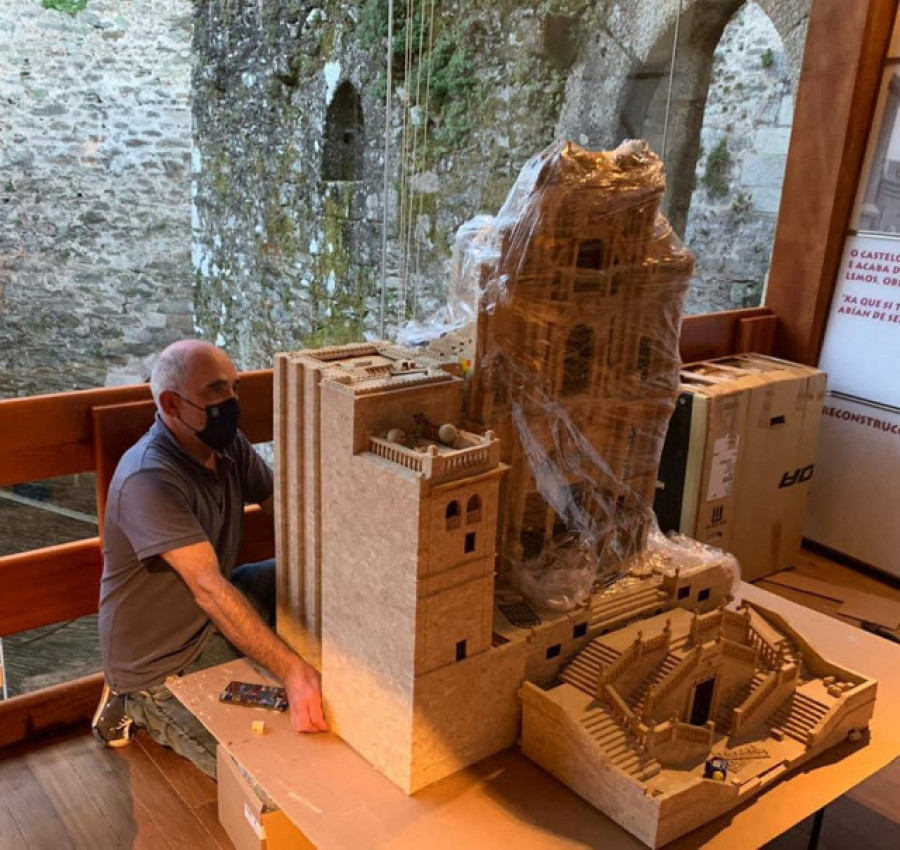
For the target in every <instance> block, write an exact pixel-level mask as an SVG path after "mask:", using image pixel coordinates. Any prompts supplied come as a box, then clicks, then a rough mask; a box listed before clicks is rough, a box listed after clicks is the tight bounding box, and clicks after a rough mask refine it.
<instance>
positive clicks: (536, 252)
mask: <svg viewBox="0 0 900 850" xmlns="http://www.w3.org/2000/svg"><path fill="white" fill-rule="evenodd" d="M664 189H665V181H664V177H663V172H662V165H661V163H660V161H659V159H658V158H657V157H656V156H655V155H654V154H653V153H652V152H651V151H650V150H649V148H648V147H647V145H646V144H645V143H643V142H630V143H626V144H624V145H623V146H622V147H620V148H619V149H617V150H615V151H611V152H591V151H586V150H584V149H583V148H580V147H578V146H577V145H575V144H572V143H571V142H557V143H556V144H555V145H553V146H551V147H550V148H548V149H547V150H546V151H544V152H543V153H542V154H541V155H540V156H538V157H536V158H535V159H533V160H531V161H530V162H529V163H528V164H527V165H526V166H525V167H524V169H523V170H522V173H521V175H520V176H519V179H518V180H517V182H516V184H515V185H514V187H513V189H512V190H511V192H510V194H509V197H508V199H507V201H506V203H505V205H504V207H503V209H502V210H501V212H500V213H499V215H498V217H497V219H496V221H495V222H494V224H493V225H492V226H493V239H492V240H486V239H484V238H482V239H472V240H470V243H469V244H470V245H472V246H473V247H472V248H471V249H470V250H471V254H472V256H471V257H470V258H469V261H468V262H467V263H463V266H464V267H465V268H466V269H467V274H468V276H469V279H473V278H477V279H478V280H479V287H477V288H478V289H479V302H478V321H477V332H476V340H475V354H474V360H475V363H474V374H473V376H472V382H471V391H470V394H469V396H468V404H467V418H468V420H469V421H471V422H472V423H473V425H474V427H476V429H477V428H490V429H491V430H493V431H494V432H495V433H496V434H497V436H498V437H499V439H500V444H501V447H502V449H501V451H502V457H503V460H504V461H505V462H506V463H507V464H508V465H509V466H510V472H509V475H508V478H507V481H506V483H505V485H504V490H505V501H504V505H503V509H502V511H501V516H500V540H499V548H500V553H501V556H502V557H503V559H504V562H505V563H506V564H510V563H512V564H516V563H519V562H521V561H523V560H524V561H528V560H534V559H538V558H541V557H543V559H544V560H545V561H547V560H552V559H553V558H554V557H556V553H557V548H558V546H559V544H560V543H562V544H564V545H566V546H570V545H571V544H572V542H573V538H574V542H575V543H579V544H581V545H582V546H583V547H584V548H585V551H588V552H590V553H591V554H592V556H593V557H594V558H595V559H596V560H597V561H599V565H600V567H601V568H609V567H612V566H615V565H617V564H620V563H622V562H623V561H624V560H626V559H627V558H628V557H629V556H630V555H631V554H633V553H634V552H636V551H638V550H639V549H640V548H641V547H642V546H643V543H644V541H645V535H646V529H647V525H648V521H649V520H650V517H651V515H652V510H651V506H652V502H653V496H654V488H655V485H656V470H657V467H658V465H659V457H660V453H661V450H662V443H663V439H664V436H665V431H666V426H667V424H668V420H669V417H670V415H671V412H672V409H673V407H674V403H675V395H676V388H677V385H678V369H679V366H680V358H679V354H678V331H679V327H680V320H681V311H682V305H683V300H684V295H685V292H686V289H687V284H688V279H689V277H690V274H691V270H692V268H693V260H692V257H691V255H690V253H689V252H688V251H687V250H686V249H685V248H684V247H683V246H681V244H680V243H679V241H678V239H677V237H675V236H674V234H673V233H672V231H671V228H670V227H669V225H668V222H666V220H665V219H664V218H663V217H662V216H661V215H660V213H659V205H660V200H661V198H662V194H663V191H664ZM457 312H459V311H457ZM454 343H457V340H455V339H454V338H453V337H451V339H450V344H451V346H452V345H453V344H454ZM436 345H437V346H438V348H439V349H441V350H442V349H443V348H447V347H448V346H447V341H446V340H438V341H437V343H436Z"/></svg>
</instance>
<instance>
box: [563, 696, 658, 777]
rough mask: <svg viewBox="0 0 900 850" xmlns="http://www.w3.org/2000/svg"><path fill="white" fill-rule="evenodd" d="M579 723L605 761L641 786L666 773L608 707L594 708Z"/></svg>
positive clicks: (587, 710)
mask: <svg viewBox="0 0 900 850" xmlns="http://www.w3.org/2000/svg"><path fill="white" fill-rule="evenodd" d="M579 722H580V724H581V727H582V728H583V729H584V731H585V732H586V733H587V735H588V737H589V738H590V739H591V740H592V741H593V742H594V743H595V744H596V745H597V748H598V749H599V750H600V751H601V752H602V753H603V755H604V757H605V758H606V759H607V760H608V761H609V762H610V763H611V764H612V765H614V766H615V767H617V768H618V769H619V770H621V771H624V772H625V773H627V774H628V775H629V776H633V777H634V778H635V779H637V780H638V782H646V781H647V780H648V779H650V778H651V777H653V776H656V774H657V773H659V772H660V770H661V769H662V768H661V766H660V764H659V762H658V761H656V759H654V758H653V756H651V755H650V754H649V753H647V752H646V751H645V750H644V749H643V748H642V747H641V746H640V744H638V743H637V741H635V740H634V738H632V737H631V736H630V735H629V734H628V732H627V731H626V729H625V726H624V725H623V724H622V722H621V721H620V720H618V719H617V718H616V717H615V716H614V715H613V714H611V713H610V711H609V710H608V709H607V708H606V707H605V706H603V705H597V704H596V703H594V704H592V707H590V708H587V709H586V710H585V712H584V714H583V715H582V716H581V718H580V719H579Z"/></svg>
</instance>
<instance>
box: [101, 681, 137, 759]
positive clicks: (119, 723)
mask: <svg viewBox="0 0 900 850" xmlns="http://www.w3.org/2000/svg"><path fill="white" fill-rule="evenodd" d="M91 731H92V732H93V733H94V737H95V738H96V739H97V740H98V741H100V743H101V744H105V745H106V746H107V747H124V746H127V745H128V744H130V743H131V741H132V739H133V738H134V733H135V729H134V721H133V720H132V719H131V718H130V717H129V716H128V715H127V714H126V713H125V701H124V700H123V699H122V697H121V696H120V695H119V694H116V693H113V691H112V689H111V688H110V687H109V685H108V684H106V682H104V683H103V693H102V694H101V695H100V704H99V705H98V706H97V710H96V711H95V712H94V719H93V720H91Z"/></svg>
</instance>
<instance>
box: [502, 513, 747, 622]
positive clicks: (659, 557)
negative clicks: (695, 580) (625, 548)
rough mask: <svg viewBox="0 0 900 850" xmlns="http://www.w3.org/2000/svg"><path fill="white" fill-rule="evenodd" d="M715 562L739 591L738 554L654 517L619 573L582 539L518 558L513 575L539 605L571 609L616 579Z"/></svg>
mask: <svg viewBox="0 0 900 850" xmlns="http://www.w3.org/2000/svg"><path fill="white" fill-rule="evenodd" d="M713 566H718V567H719V568H720V569H722V570H723V571H724V572H725V573H726V574H727V576H728V577H729V579H730V582H731V588H730V591H729V592H730V593H732V594H733V592H734V588H735V587H736V585H737V583H738V582H739V581H740V577H741V570H740V565H739V564H738V561H737V558H735V557H734V555H731V554H729V553H727V552H723V551H722V550H721V549H716V548H714V547H712V546H709V545H708V544H706V543H700V542H698V541H696V540H692V539H691V538H690V537H685V536H684V535H683V534H675V533H672V534H669V535H666V534H663V533H662V532H661V531H660V530H659V528H657V527H656V525H655V523H654V524H653V525H652V527H651V530H650V531H649V533H648V534H647V540H646V545H645V546H644V548H643V549H642V550H641V551H640V552H638V553H637V554H635V555H633V556H632V557H631V558H630V559H629V560H627V561H625V562H624V563H623V564H621V565H620V567H619V570H618V571H617V572H615V573H612V574H607V575H601V574H600V572H599V570H598V565H597V563H596V560H595V558H594V554H593V552H592V551H591V550H590V548H589V547H587V546H585V543H584V542H583V541H582V542H580V543H577V542H576V543H575V545H572V546H569V547H565V546H558V547H556V548H555V549H553V550H549V551H548V552H546V553H543V554H542V555H541V556H540V557H539V558H536V559H533V560H526V561H520V562H518V563H516V564H515V565H514V567H513V574H512V579H513V583H514V585H515V586H516V587H517V589H518V590H519V591H520V592H521V593H522V594H523V595H524V596H525V597H527V598H528V599H529V600H530V601H531V602H533V603H535V604H536V605H538V606H540V607H544V608H550V609H553V610H556V611H571V610H573V609H575V608H578V607H581V606H583V605H585V604H587V602H588V601H589V599H590V597H591V595H592V594H593V593H596V592H597V591H599V590H602V589H603V587H604V586H605V585H609V584H612V583H616V586H617V588H622V587H625V586H627V585H628V583H629V582H639V581H641V580H643V579H646V578H648V577H650V576H652V575H662V576H667V577H669V578H676V577H678V578H680V579H682V580H689V579H690V578H691V577H692V576H694V575H698V574H701V573H705V572H707V571H708V570H709V569H710V567H713Z"/></svg>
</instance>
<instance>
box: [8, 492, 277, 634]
mask: <svg viewBox="0 0 900 850" xmlns="http://www.w3.org/2000/svg"><path fill="white" fill-rule="evenodd" d="M273 557H275V535H274V528H273V520H272V517H270V516H266V515H265V514H264V513H263V512H262V511H261V510H260V509H259V508H258V507H257V506H256V505H253V506H250V507H248V508H247V510H246V512H245V518H244V537H243V541H242V543H241V548H240V550H239V551H238V564H249V563H254V562H256V561H263V560H265V559H266V558H273ZM102 571H103V553H102V552H101V549H100V539H99V538H97V537H92V538H90V539H89V540H77V541H75V542H74V543H63V544H62V545H60V546H48V547H46V548H44V549H33V550H31V551H30V552H22V553H20V554H16V555H5V556H3V557H0V637H3V636H4V635H12V634H16V633H18V632H24V631H27V630H28V629H37V628H40V627H41V626H49V625H50V624H51V623H63V622H65V621H67V620H74V619H75V618H76V617H84V616H86V615H87V614H96V613H97V605H98V603H99V599H100V575H101V573H102Z"/></svg>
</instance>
